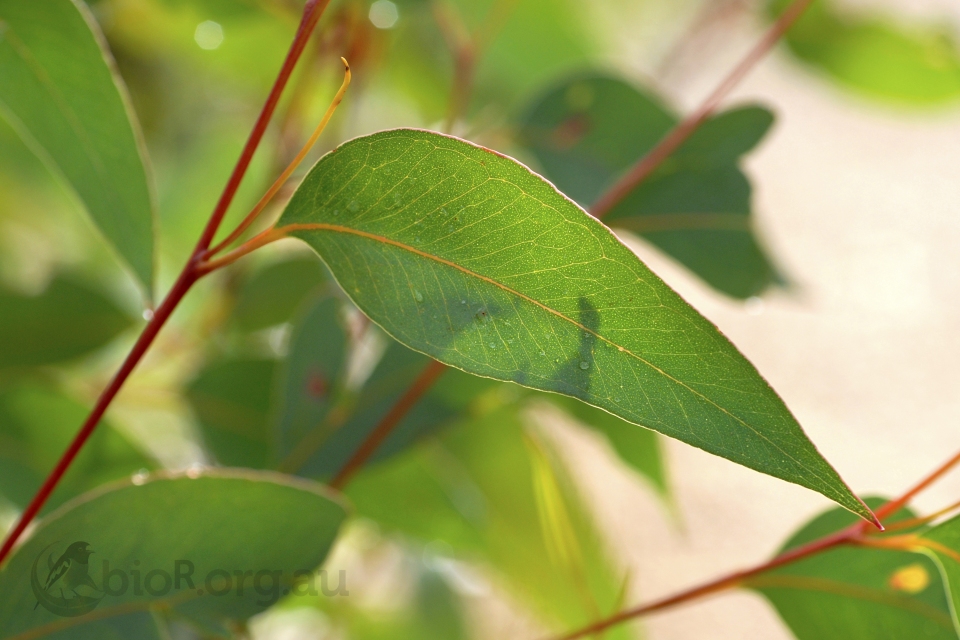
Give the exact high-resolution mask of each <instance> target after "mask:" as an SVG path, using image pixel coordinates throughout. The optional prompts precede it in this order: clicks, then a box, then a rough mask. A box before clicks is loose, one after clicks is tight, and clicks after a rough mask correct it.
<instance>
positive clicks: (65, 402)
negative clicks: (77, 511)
mask: <svg viewBox="0 0 960 640" xmlns="http://www.w3.org/2000/svg"><path fill="white" fill-rule="evenodd" d="M88 412H89V407H87V406H85V405H83V404H81V403H79V402H77V401H76V400H73V399H72V398H70V397H68V396H66V395H64V394H63V393H61V392H59V391H57V390H55V389H51V388H49V386H46V385H42V384H39V383H30V382H22V383H19V384H16V385H13V386H11V387H9V388H7V389H4V390H3V391H0V495H2V496H3V497H5V498H7V499H8V500H9V501H10V502H12V503H13V504H14V505H16V506H18V507H21V508H22V507H25V506H26V505H27V503H29V502H30V499H31V498H32V497H33V494H34V493H35V492H36V491H37V489H39V488H40V485H41V484H42V483H43V480H44V478H45V477H46V475H47V473H49V471H50V469H52V468H53V467H54V465H55V464H56V463H57V461H58V460H59V459H60V456H61V455H62V454H63V451H64V450H65V449H66V448H67V445H68V444H69V443H70V441H71V440H72V439H73V436H74V434H75V433H76V430H77V429H78V428H79V426H80V425H81V424H83V420H84V419H85V418H86V417H87V413H88ZM155 467H156V462H155V461H154V460H152V459H151V458H150V457H149V456H147V455H145V454H144V453H142V452H141V451H140V450H139V449H138V448H136V447H135V446H134V444H133V443H131V442H130V441H129V440H128V438H127V437H126V436H124V435H123V434H122V433H120V432H118V431H117V430H116V429H114V428H113V427H112V426H111V425H110V423H109V422H107V423H105V424H102V425H100V427H99V428H98V429H97V430H96V431H95V432H94V434H93V436H92V437H91V438H90V441H89V442H88V443H87V445H86V446H85V447H84V449H83V451H81V452H80V455H79V456H78V457H77V460H76V462H75V463H74V464H73V465H72V466H71V467H70V469H69V470H68V471H67V474H66V475H65V476H64V478H63V481H62V482H61V483H60V485H59V487H58V488H57V489H56V491H54V492H53V495H52V496H51V497H50V500H49V502H47V505H46V507H45V511H47V512H49V511H50V510H52V509H54V508H56V507H57V506H59V505H60V504H62V503H63V502H65V501H66V500H69V499H70V498H73V497H75V496H77V495H79V494H81V493H83V492H85V491H89V490H90V489H93V488H95V487H97V486H99V485H101V484H103V483H105V482H109V481H111V480H117V479H119V478H123V477H130V476H131V475H133V474H135V473H139V472H141V471H146V470H149V469H153V468H155Z"/></svg>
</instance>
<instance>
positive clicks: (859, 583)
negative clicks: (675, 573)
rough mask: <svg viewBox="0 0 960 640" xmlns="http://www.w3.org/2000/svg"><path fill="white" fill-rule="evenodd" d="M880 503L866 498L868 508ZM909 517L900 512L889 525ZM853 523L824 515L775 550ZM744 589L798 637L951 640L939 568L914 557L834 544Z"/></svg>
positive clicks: (845, 516) (843, 516)
mask: <svg viewBox="0 0 960 640" xmlns="http://www.w3.org/2000/svg"><path fill="white" fill-rule="evenodd" d="M884 502H885V500H880V499H871V500H867V504H869V505H870V506H871V507H873V508H876V507H878V506H880V505H881V504H883V503H884ZM910 517H913V514H912V513H910V512H909V511H902V512H901V513H900V514H898V516H897V517H896V518H893V519H891V520H890V521H889V522H891V523H892V522H896V521H897V520H903V519H906V518H910ZM853 522H854V518H853V517H852V516H851V515H850V514H849V513H847V512H845V511H842V510H840V509H834V510H832V511H828V512H827V513H824V514H822V515H820V516H818V517H817V518H815V519H814V520H813V521H811V522H810V523H808V524H807V525H806V526H804V527H803V528H802V529H801V530H800V531H798V532H797V533H796V534H795V535H794V536H793V537H792V538H790V540H789V541H788V542H787V543H786V544H785V545H784V546H783V548H782V549H781V550H780V553H782V552H784V551H787V550H789V549H792V548H794V547H798V546H800V545H802V544H805V543H807V542H811V541H813V540H816V539H817V538H820V537H823V536H825V535H828V534H830V533H833V532H835V531H839V530H840V529H842V528H843V527H845V526H847V525H850V524H852V523H853ZM900 533H902V532H900ZM745 586H747V587H749V588H751V589H755V590H757V591H759V592H760V593H762V594H763V595H764V596H765V597H766V598H767V599H768V600H769V601H770V603H771V604H772V605H773V606H774V607H775V608H776V610H777V612H778V613H779V614H780V616H781V617H782V618H783V620H784V622H786V624H787V626H789V627H790V630H791V631H792V632H793V634H794V635H795V636H796V637H797V638H798V640H875V639H876V638H891V639H893V638H931V639H934V638H936V639H939V640H956V638H957V634H956V633H955V632H954V628H953V623H952V621H951V615H950V607H949V604H948V602H947V598H946V596H945V593H944V589H943V583H942V582H941V580H940V575H939V573H938V571H937V567H936V565H935V564H934V563H933V562H931V561H930V560H929V559H927V558H925V557H924V556H922V555H919V554H916V553H909V552H904V551H893V550H887V549H870V548H866V547H838V548H836V549H832V550H830V551H825V552H822V553H819V554H817V555H815V556H811V557H809V558H807V559H804V560H801V561H799V562H796V563H793V564H790V565H788V566H785V567H781V568H779V569H775V570H773V571H770V572H767V573H765V574H763V575H760V576H757V577H754V578H750V579H749V580H747V581H746V582H745Z"/></svg>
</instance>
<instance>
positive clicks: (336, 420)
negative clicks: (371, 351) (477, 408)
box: [280, 302, 493, 480]
mask: <svg viewBox="0 0 960 640" xmlns="http://www.w3.org/2000/svg"><path fill="white" fill-rule="evenodd" d="M319 304H320V305H326V304H327V303H325V302H320V303H319ZM294 335H295V338H294V339H293V341H292V342H291V346H290V355H289V357H288V364H287V365H286V367H287V368H288V370H289V373H287V374H286V375H287V378H286V382H285V387H286V392H287V395H286V397H285V401H284V402H285V408H284V409H283V414H284V415H287V416H290V415H292V414H293V413H295V412H297V411H307V410H308V408H310V407H314V408H315V412H314V411H309V415H308V416H307V417H306V418H303V419H300V420H298V424H299V425H300V426H299V428H296V429H294V432H293V434H292V435H287V432H288V431H289V429H290V427H289V425H288V423H285V422H283V421H281V424H280V434H281V439H282V442H281V456H282V458H281V459H282V462H281V469H282V470H284V471H289V472H296V473H297V474H298V475H303V476H306V477H311V478H317V479H320V480H330V479H331V478H333V477H334V476H335V475H336V474H337V472H338V471H340V470H341V469H342V468H343V467H344V465H345V464H346V463H347V461H349V460H350V458H351V457H352V456H353V454H354V453H355V452H356V451H357V450H358V449H359V448H360V446H361V444H362V443H363V442H364V441H365V440H366V439H367V437H368V436H369V435H370V433H371V432H372V431H373V430H374V429H375V428H376V427H377V425H378V424H379V423H380V421H381V420H382V419H383V418H384V416H386V415H387V413H388V412H389V411H390V409H391V408H392V407H393V406H394V405H395V404H396V403H397V402H398V401H399V400H400V398H401V397H402V396H403V395H404V393H406V392H407V390H408V389H409V388H410V385H411V384H412V382H413V381H414V380H415V379H416V378H417V376H419V375H420V373H421V372H422V371H423V370H424V368H425V367H426V366H427V365H428V364H429V363H430V362H431V359H430V358H429V357H427V356H425V355H423V354H422V353H418V352H416V351H412V350H410V349H408V348H406V347H405V346H403V345H402V344H400V343H399V342H397V341H395V340H393V339H391V338H386V339H387V340H388V341H389V343H388V346H387V349H386V351H385V352H384V354H383V356H382V357H381V358H380V360H379V361H378V362H377V364H376V366H375V368H374V370H373V372H372V373H371V374H370V377H369V378H367V380H366V381H364V384H363V386H362V387H361V388H360V389H346V388H344V386H343V380H344V377H345V375H346V371H345V365H346V361H345V359H344V358H343V355H342V354H341V353H340V352H339V349H340V346H341V345H342V344H343V343H344V341H345V336H344V335H343V333H342V330H341V329H340V328H339V324H337V323H335V318H334V316H333V312H332V311H329V312H327V313H325V314H324V313H307V314H305V315H304V316H303V317H302V318H301V320H300V322H299V323H298V324H297V326H296V327H295V329H294ZM310 344H314V347H311V346H310ZM337 367H339V369H337ZM321 370H323V371H325V373H323V374H318V372H319V371H321ZM318 376H322V377H318ZM492 383H493V381H491V380H489V379H483V378H478V377H476V376H471V375H468V374H465V373H463V372H462V371H458V370H455V369H454V370H450V371H447V372H445V373H444V374H443V375H442V377H441V378H440V380H439V381H438V382H437V383H436V384H435V385H434V386H433V387H431V389H430V390H429V391H428V392H427V393H426V394H425V395H424V396H423V397H422V398H420V400H419V401H418V402H416V403H415V404H414V405H413V407H412V408H411V409H410V410H409V411H408V412H407V413H406V414H405V415H404V417H403V419H402V420H401V421H400V422H399V423H398V424H397V425H396V426H395V427H394V428H393V429H392V430H391V432H390V435H389V436H388V437H387V438H386V440H384V442H383V443H381V444H380V446H379V447H378V448H377V450H376V452H375V453H374V454H373V456H371V458H370V460H369V461H368V462H367V464H374V463H376V462H379V461H380V460H383V459H385V458H388V457H390V456H392V455H394V454H396V453H397V452H398V451H401V450H403V449H404V448H406V447H408V446H410V445H411V444H412V443H414V442H416V441H417V440H419V439H421V438H422V437H424V436H425V435H427V434H429V433H432V432H434V431H435V430H437V429H438V428H440V427H441V426H443V425H445V424H448V423H450V422H452V421H453V420H454V419H455V418H456V417H458V416H462V415H463V413H464V412H465V411H466V410H467V408H468V406H469V404H470V403H471V402H472V401H473V399H474V398H475V397H476V395H477V394H479V393H482V392H483V391H485V390H487V389H489V388H490V387H491V385H492ZM321 391H322V392H323V393H319V392H321ZM334 406H335V407H336V408H335V409H332V410H329V412H328V408H329V407H334ZM298 407H299V409H298ZM289 420H292V418H290V419H289ZM290 424H292V423H290Z"/></svg>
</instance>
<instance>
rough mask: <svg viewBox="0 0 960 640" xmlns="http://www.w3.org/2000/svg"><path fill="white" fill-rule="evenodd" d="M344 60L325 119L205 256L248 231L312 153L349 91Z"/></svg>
mask: <svg viewBox="0 0 960 640" xmlns="http://www.w3.org/2000/svg"><path fill="white" fill-rule="evenodd" d="M340 60H342V61H343V69H344V70H343V83H342V84H341V85H340V89H339V90H338V91H337V93H336V95H335V96H334V97H333V101H332V102H331V103H330V106H329V107H327V111H326V113H324V114H323V119H321V120H320V124H318V125H317V128H316V129H314V131H313V135H311V136H310V139H309V140H307V142H306V143H305V144H304V145H303V147H302V148H301V149H300V152H299V153H297V155H296V157H295V158H294V159H293V160H292V161H291V162H290V164H288V165H287V168H286V169H284V170H283V173H281V174H280V176H279V177H278V178H277V179H276V180H275V181H274V183H273V184H272V185H270V188H269V189H267V192H266V193H265V194H263V197H262V198H260V200H259V201H258V202H257V204H256V205H255V206H254V207H253V209H252V210H251V211H250V213H248V214H247V217H246V218H244V219H243V221H242V222H241V223H240V224H239V225H237V228H236V229H234V230H233V231H232V232H231V233H230V235H228V236H227V237H226V238H224V239H223V242H221V243H220V244H218V245H217V246H215V247H213V248H212V249H210V250H208V251H206V252H205V254H204V257H205V258H207V259H209V258H210V256H213V255H216V254H218V253H220V252H221V251H222V250H223V249H225V248H226V247H228V246H230V244H231V243H232V242H233V241H234V240H236V239H237V238H239V237H240V236H241V235H243V232H244V231H246V230H247V229H248V228H249V227H250V225H251V224H253V223H254V222H255V221H256V219H257V217H258V216H259V215H260V214H261V213H262V212H263V210H264V209H265V208H266V206H267V204H269V202H270V201H271V200H272V199H273V197H274V196H275V195H277V192H278V191H280V189H281V188H282V187H283V185H284V184H286V182H287V180H289V179H290V176H291V175H293V172H294V171H296V170H297V167H299V166H300V163H301V162H303V159H304V158H306V157H307V154H308V153H310V149H312V148H313V145H315V144H316V143H317V140H318V139H319V138H320V134H322V133H323V130H324V129H326V128H327V123H328V122H330V118H331V117H333V114H334V112H335V111H336V110H337V107H338V106H340V102H341V101H342V100H343V96H344V94H345V93H346V92H347V87H349V86H350V77H351V74H350V65H349V64H348V63H347V60H346V58H340Z"/></svg>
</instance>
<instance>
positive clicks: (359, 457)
mask: <svg viewBox="0 0 960 640" xmlns="http://www.w3.org/2000/svg"><path fill="white" fill-rule="evenodd" d="M446 370H447V365H445V364H443V363H442V362H439V361H437V360H431V361H430V364H428V365H427V366H426V367H424V368H423V371H421V372H420V375H419V376H417V379H416V380H414V381H413V384H412V385H410V388H409V389H407V390H406V391H405V392H404V394H403V395H402V396H401V397H400V399H399V400H397V402H396V404H394V405H393V406H392V407H391V408H390V411H388V412H387V414H386V415H385V416H383V419H381V420H380V422H379V424H377V426H376V427H374V429H373V431H371V432H370V433H369V435H367V438H366V439H365V440H364V441H363V442H362V443H361V444H360V448H359V449H357V450H356V452H354V454H353V457H351V458H350V459H349V460H348V461H347V463H346V464H345V465H343V468H342V469H341V470H340V472H339V473H338V474H337V475H336V477H335V478H334V479H333V480H332V481H331V482H330V486H331V487H333V488H334V489H342V488H343V487H344V485H346V484H347V482H349V481H350V478H352V477H353V475H354V474H355V473H356V472H357V471H359V470H360V468H361V467H362V466H363V465H364V464H365V463H366V462H367V460H369V459H370V456H372V455H373V454H374V453H376V451H377V449H378V448H379V447H380V445H381V444H383V441H384V440H386V439H387V436H389V435H390V433H391V432H392V431H393V429H394V427H396V426H397V425H398V424H400V421H401V420H403V417H404V416H405V415H407V412H408V411H410V409H412V408H413V406H414V405H415V404H417V402H418V401H419V400H420V398H421V397H423V394H425V393H426V392H427V391H428V390H429V389H430V387H431V386H433V383H434V382H436V380H437V378H439V377H440V375H441V374H442V373H443V372H444V371H446Z"/></svg>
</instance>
